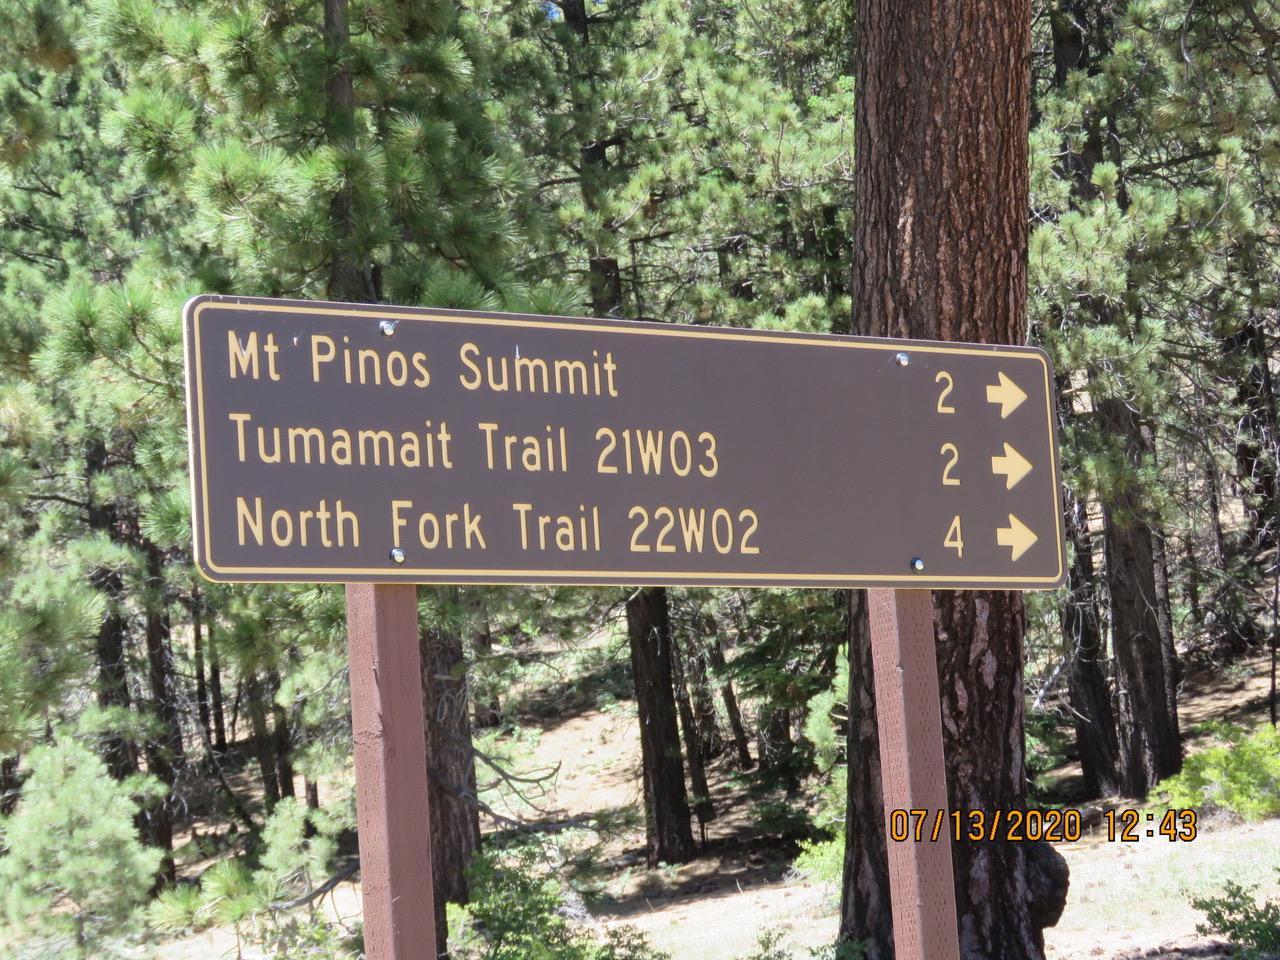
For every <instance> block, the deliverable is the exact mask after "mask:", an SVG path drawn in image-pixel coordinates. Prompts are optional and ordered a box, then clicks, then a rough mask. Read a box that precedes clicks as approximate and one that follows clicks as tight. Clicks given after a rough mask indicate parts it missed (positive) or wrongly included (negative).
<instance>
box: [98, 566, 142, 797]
mask: <svg viewBox="0 0 1280 960" xmlns="http://www.w3.org/2000/svg"><path fill="white" fill-rule="evenodd" d="M89 582H90V583H91V584H92V585H93V587H94V588H95V589H97V590H100V591H101V592H102V593H103V594H105V595H106V598H107V608H106V613H105V614H104V615H103V617H102V623H101V624H100V625H99V626H98V636H97V641H96V643H95V645H94V651H95V653H96V656H97V661H98V705H99V706H100V707H106V708H113V707H114V708H117V709H120V710H128V709H129V701H130V697H129V677H128V668H127V667H126V665H125V652H124V648H125V630H126V621H125V618H124V615H123V614H122V613H121V611H120V604H121V603H123V601H124V583H123V582H122V581H121V579H120V575H119V574H118V573H116V572H115V571H114V570H108V569H106V568H101V569H98V570H95V571H94V572H93V573H92V574H90V576H89ZM102 753H103V757H102V759H103V761H104V762H105V763H106V765H107V769H108V770H109V771H110V772H111V776H112V777H114V778H115V779H117V780H124V779H125V778H127V777H131V776H133V774H135V773H137V772H138V755H137V750H136V749H135V748H134V745H133V743H132V742H130V741H129V740H126V739H125V738H124V737H121V736H119V735H118V734H115V733H108V734H107V735H106V736H105V737H104V738H103V741H102Z"/></svg>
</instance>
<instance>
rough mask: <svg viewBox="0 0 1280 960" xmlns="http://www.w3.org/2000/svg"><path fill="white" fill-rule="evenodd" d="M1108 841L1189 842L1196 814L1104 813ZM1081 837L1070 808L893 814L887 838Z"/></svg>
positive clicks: (1080, 823) (1076, 813) (1078, 816)
mask: <svg viewBox="0 0 1280 960" xmlns="http://www.w3.org/2000/svg"><path fill="white" fill-rule="evenodd" d="M1102 822H1103V826H1104V827H1105V828H1106V837H1107V840H1108V841H1109V842H1113V843H1114V842H1120V843H1136V842H1137V841H1139V840H1142V839H1144V838H1151V839H1154V838H1157V837H1160V838H1163V839H1165V840H1168V841H1170V842H1184V843H1185V842H1190V841H1192V840H1194V839H1195V838H1196V834H1197V824H1196V812H1195V811H1194V810H1166V811H1163V812H1160V811H1143V810H1134V809H1127V808H1126V809H1118V810H1108V811H1106V812H1105V813H1103V815H1102ZM1083 835H1084V814H1083V813H1082V812H1081V811H1080V810H1077V809H1075V808H1073V807H1066V808H1063V809H1057V808H1054V809H1049V810H993V811H987V810H926V809H912V810H902V809H899V810H891V811H890V812H889V839H890V840H892V841H893V842H894V843H908V842H913V841H914V842H916V843H925V842H934V843H936V842H937V841H939V840H941V839H942V838H943V837H950V838H951V839H952V840H955V841H957V842H960V841H965V840H968V841H972V842H975V843H976V842H983V841H986V842H996V841H1001V842H1006V843H1025V842H1036V841H1041V840H1043V841H1045V842H1047V843H1064V842H1065V843H1073V842H1075V841H1076V840H1079V839H1080V838H1081V837H1082V836H1083Z"/></svg>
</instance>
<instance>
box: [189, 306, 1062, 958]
mask: <svg viewBox="0 0 1280 960" xmlns="http://www.w3.org/2000/svg"><path fill="white" fill-rule="evenodd" d="M183 329H184V338H185V350H186V361H187V405H188V425H189V431H190V445H191V446H190V457H191V484H192V486H191V499H192V516H193V530H194V537H193V544H194V553H195V559H196V563H197V565H198V567H199V569H200V570H201V571H202V572H203V573H204V574H205V575H206V576H207V577H209V578H210V579H213V580H218V581H223V582H236V581H238V582H281V583H287V582H294V583H298V582H301V583H314V582H340V583H346V584H348V586H347V613H348V631H349V640H350V655H351V688H352V690H351V701H352V723H353V733H354V737H355V755H356V778H357V799H358V807H359V810H358V815H359V826H360V858H361V874H362V887H363V891H364V904H365V940H366V956H368V957H369V960H411V958H412V960H420V958H428V960H429V958H431V957H433V956H434V953H435V935H434V931H435V918H434V917H433V914H432V904H433V898H432V892H431V879H432V878H431V851H430V826H429V816H428V813H429V811H428V807H427V768H426V756H425V753H426V748H425V742H424V734H423V717H422V689H421V665H420V663H419V652H418V623H417V602H416V596H415V592H414V591H415V586H414V585H415V584H419V583H443V584H468V583H474V584H580V585H619V586H635V585H648V584H657V585H672V584H678V585H687V586H747V587H764V586H785V587H869V588H872V598H871V600H872V603H871V620H872V637H873V642H874V646H873V651H874V654H875V669H876V694H877V703H878V704H879V712H880V737H881V760H882V764H883V766H884V778H883V779H884V785H885V809H886V816H890V817H892V816H894V814H893V811H894V810H902V811H908V812H910V811H913V810H928V811H929V812H930V814H932V815H935V817H941V815H942V812H943V811H945V810H946V806H947V791H946V780H945V773H944V766H943V758H942V738H941V726H940V719H939V700H938V677H937V665H936V661H935V659H934V654H933V621H932V606H931V604H930V600H929V593H928V591H929V590H931V589H941V590H960V589H978V588H986V589H1006V590H1008V589H1013V590H1035V589H1052V588H1054V587H1056V586H1058V585H1059V584H1060V583H1061V582H1062V581H1063V579H1064V576H1065V546H1064V543H1065V540H1064V536H1063V530H1062V521H1061V516H1060V513H1059V503H1058V464H1057V443H1056V438H1055V436H1054V417H1053V411H1054V403H1053V377H1052V371H1051V370H1050V368H1049V362H1048V358H1047V357H1046V356H1045V355H1044V353H1043V352H1042V351H1039V350H1034V349H1031V348H1027V347H1009V346H993V345H985V344H960V343H933V342H926V341H912V340H898V339H894V340H885V339H870V338H859V337H836V336H822V335H817V334H805V333H785V332H778V331H760V330H738V329H728V328H708V327H690V326H678V325H674V324H657V323H628V322H623V321H602V320H588V319H581V318H571V317H540V316H528V315H506V314H482V313H466V312H462V311H451V310H427V309H419V308H408V307H391V306H384V305H368V304H363V305H355V304H333V303H310V302H303V301H281V300H261V299H249V298H228V297H197V298H195V299H194V300H192V301H191V302H190V303H189V304H188V305H187V309H186V311H185V314H184V328H183ZM834 410H841V411H846V410H852V411H853V413H854V416H853V417H852V418H848V419H840V420H834V419H833V418H832V411H834ZM833 479H836V480H838V481H839V482H836V483H832V482H831V481H832V480H833ZM904 815H907V814H904ZM949 832H950V822H949V821H948V822H947V823H943V824H941V829H937V830H935V828H934V826H933V824H932V823H931V824H930V825H929V831H928V837H927V839H923V840H922V841H920V842H916V841H914V838H913V839H912V841H910V842H906V843H894V842H891V844H890V848H889V855H890V863H891V876H892V884H893V891H892V895H893V912H894V925H895V930H896V937H897V943H898V958H899V960H925V958H927V960H951V958H954V957H955V956H956V952H957V946H956V935H955V931H956V918H955V899H954V890H953V888H952V882H951V848H950V844H949V839H948V835H949ZM935 834H936V836H935Z"/></svg>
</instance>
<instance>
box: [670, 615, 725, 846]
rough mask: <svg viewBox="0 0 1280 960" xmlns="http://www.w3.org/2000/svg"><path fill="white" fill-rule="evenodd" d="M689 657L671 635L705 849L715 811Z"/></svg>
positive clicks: (684, 735)
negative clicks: (689, 674) (691, 692)
mask: <svg viewBox="0 0 1280 960" xmlns="http://www.w3.org/2000/svg"><path fill="white" fill-rule="evenodd" d="M686 666H687V658H686V657H685V656H684V655H683V651H682V650H681V649H680V647H679V646H677V644H676V639H675V634H674V632H673V633H672V635H671V674H672V676H671V680H672V684H673V686H674V689H675V696H676V707H677V709H678V712H679V715H680V734H681V737H682V738H683V740H684V756H685V761H686V762H687V763H688V765H689V784H690V785H691V786H692V787H693V815H694V816H695V817H697V818H698V830H699V833H700V835H701V838H702V843H703V845H704V846H705V845H706V842H707V824H708V823H710V822H711V821H712V820H714V819H715V818H716V808H715V805H714V804H712V802H711V788H710V787H709V786H707V768H706V765H705V764H704V763H703V758H702V736H701V734H700V733H699V730H698V720H697V717H696V716H695V715H694V712H693V699H692V698H691V697H690V696H689V677H688V670H687V669H686Z"/></svg>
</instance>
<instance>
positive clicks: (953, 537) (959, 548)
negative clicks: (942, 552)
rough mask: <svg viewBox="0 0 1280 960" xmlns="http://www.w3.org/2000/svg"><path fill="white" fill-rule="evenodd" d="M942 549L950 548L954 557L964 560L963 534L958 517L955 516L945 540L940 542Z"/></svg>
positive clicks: (957, 515)
mask: <svg viewBox="0 0 1280 960" xmlns="http://www.w3.org/2000/svg"><path fill="white" fill-rule="evenodd" d="M942 545H943V546H944V547H950V548H951V549H952V550H954V551H955V552H956V556H957V557H960V558H961V559H964V533H963V532H962V531H961V529H960V515H959V514H956V517H955V519H954V520H952V521H951V526H950V527H949V528H948V529H947V539H945V540H943V541H942Z"/></svg>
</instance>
